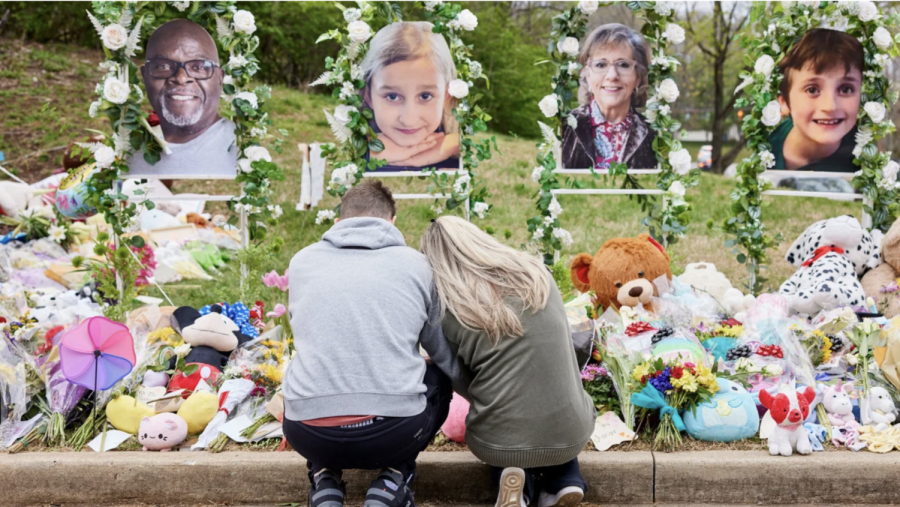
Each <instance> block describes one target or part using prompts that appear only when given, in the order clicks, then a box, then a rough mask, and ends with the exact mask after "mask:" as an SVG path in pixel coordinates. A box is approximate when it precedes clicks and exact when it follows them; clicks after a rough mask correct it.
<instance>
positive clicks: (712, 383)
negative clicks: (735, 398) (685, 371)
mask: <svg viewBox="0 0 900 507" xmlns="http://www.w3.org/2000/svg"><path fill="white" fill-rule="evenodd" d="M698 380H699V381H700V384H702V385H703V387H705V388H707V389H709V392H711V393H717V392H719V381H718V379H717V378H716V376H715V375H706V376H703V377H700V378H699V379H698Z"/></svg>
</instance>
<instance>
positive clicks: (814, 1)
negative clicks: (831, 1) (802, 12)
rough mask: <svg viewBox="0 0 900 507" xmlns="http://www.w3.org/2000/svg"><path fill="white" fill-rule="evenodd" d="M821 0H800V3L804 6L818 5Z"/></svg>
mask: <svg viewBox="0 0 900 507" xmlns="http://www.w3.org/2000/svg"><path fill="white" fill-rule="evenodd" d="M820 3H821V2H820V1H819V0H800V5H802V6H804V7H809V8H813V7H818V6H819V4H820Z"/></svg>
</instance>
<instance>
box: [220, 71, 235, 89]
mask: <svg viewBox="0 0 900 507" xmlns="http://www.w3.org/2000/svg"><path fill="white" fill-rule="evenodd" d="M222 85H223V86H224V85H232V86H234V78H233V77H231V76H229V75H227V74H226V75H225V77H224V78H222Z"/></svg>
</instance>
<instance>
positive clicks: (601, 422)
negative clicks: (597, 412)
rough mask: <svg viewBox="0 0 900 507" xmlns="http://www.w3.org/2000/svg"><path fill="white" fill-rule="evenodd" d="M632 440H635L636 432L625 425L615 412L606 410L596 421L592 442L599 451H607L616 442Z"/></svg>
mask: <svg viewBox="0 0 900 507" xmlns="http://www.w3.org/2000/svg"><path fill="white" fill-rule="evenodd" d="M631 440H634V432H633V431H631V430H630V429H628V426H625V423H624V422H622V420H621V419H619V416H618V415H616V413H615V412H604V413H603V414H602V415H601V416H600V417H598V418H597V420H596V421H595V422H594V433H593V434H592V435H591V442H593V443H594V447H595V448H596V449H597V450H598V451H606V450H608V449H609V448H610V447H612V446H614V445H616V444H621V443H622V442H628V441H631Z"/></svg>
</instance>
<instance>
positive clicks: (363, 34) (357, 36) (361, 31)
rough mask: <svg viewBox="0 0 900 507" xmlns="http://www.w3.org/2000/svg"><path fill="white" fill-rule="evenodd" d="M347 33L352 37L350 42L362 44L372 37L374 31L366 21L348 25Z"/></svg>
mask: <svg viewBox="0 0 900 507" xmlns="http://www.w3.org/2000/svg"><path fill="white" fill-rule="evenodd" d="M347 33H348V34H349V35H350V40H352V41H353V42H358V43H360V44H362V43H363V42H366V41H367V40H369V37H371V36H372V29H371V28H369V25H368V24H366V22H365V21H360V20H357V21H353V22H351V23H350V24H349V25H347Z"/></svg>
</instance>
